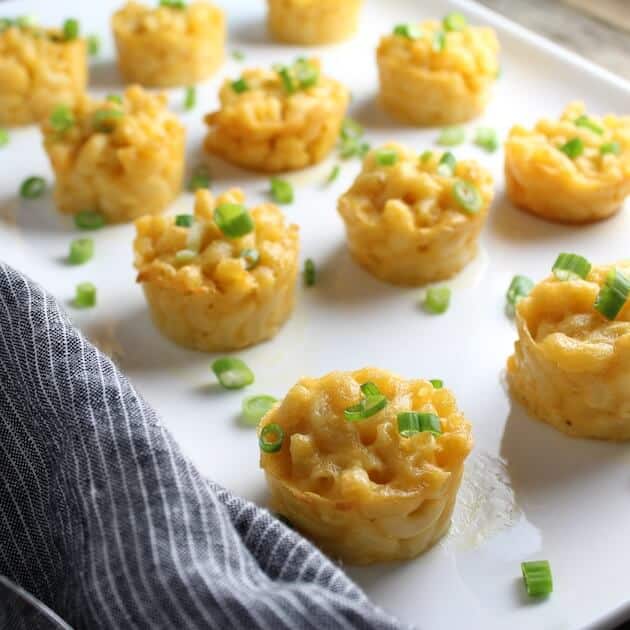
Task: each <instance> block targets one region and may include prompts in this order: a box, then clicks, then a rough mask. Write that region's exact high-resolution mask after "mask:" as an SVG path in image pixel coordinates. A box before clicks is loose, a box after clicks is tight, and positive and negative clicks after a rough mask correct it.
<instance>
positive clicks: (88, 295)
mask: <svg viewBox="0 0 630 630" xmlns="http://www.w3.org/2000/svg"><path fill="white" fill-rule="evenodd" d="M95 305H96V287H95V286H94V285H93V284H92V283H91V282H81V283H80V284H77V288H76V293H75V296H74V306H76V307H77V308H91V307H92V306H95Z"/></svg>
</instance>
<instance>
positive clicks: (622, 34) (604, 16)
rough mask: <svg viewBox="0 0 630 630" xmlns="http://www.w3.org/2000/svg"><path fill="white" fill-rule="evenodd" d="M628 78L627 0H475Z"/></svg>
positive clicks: (629, 9) (629, 16) (629, 15)
mask: <svg viewBox="0 0 630 630" xmlns="http://www.w3.org/2000/svg"><path fill="white" fill-rule="evenodd" d="M478 1H479V2H480V3H481V4H484V5H485V6H487V7H488V8H489V9H493V10H495V11H497V12H498V13H501V14H503V15H504V16H505V17H507V18H510V19H511V20H513V21H515V22H518V23H519V24H521V25H523V26H525V27H526V28H529V29H530V30H532V31H534V32H535V33H538V34H540V35H544V36H545V37H547V38H549V39H551V40H552V41H554V42H556V43H557V44H560V45H561V46H564V47H565V48H569V49H570V50H573V51H575V52H577V53H579V54H580V55H582V56H583V57H586V58H587V59H590V60H591V61H593V62H595V63H597V64H599V65H600V66H603V67H605V68H607V69H608V70H610V71H611V72H615V73H616V74H618V75H620V76H622V77H624V78H626V79H630V0H478Z"/></svg>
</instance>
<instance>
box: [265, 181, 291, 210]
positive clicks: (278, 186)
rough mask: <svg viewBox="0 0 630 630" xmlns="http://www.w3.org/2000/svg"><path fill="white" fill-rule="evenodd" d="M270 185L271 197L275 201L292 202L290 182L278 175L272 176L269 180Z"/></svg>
mask: <svg viewBox="0 0 630 630" xmlns="http://www.w3.org/2000/svg"><path fill="white" fill-rule="evenodd" d="M270 186H271V198H272V199H273V200H274V201H275V202H276V203H282V204H287V203H293V198H294V194H293V186H292V185H291V182H288V181H287V180H286V179H280V178H279V177H272V178H271V181H270Z"/></svg>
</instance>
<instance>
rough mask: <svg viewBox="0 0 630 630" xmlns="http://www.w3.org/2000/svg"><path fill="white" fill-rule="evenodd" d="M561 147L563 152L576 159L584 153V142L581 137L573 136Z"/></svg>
mask: <svg viewBox="0 0 630 630" xmlns="http://www.w3.org/2000/svg"><path fill="white" fill-rule="evenodd" d="M559 149H560V151H562V153H564V154H565V155H567V156H568V157H570V158H571V159H572V160H574V159H575V158H576V157H579V156H580V155H582V153H584V143H583V142H582V140H581V139H580V138H571V140H569V141H568V142H565V143H564V144H563V145H562V146H561V147H559Z"/></svg>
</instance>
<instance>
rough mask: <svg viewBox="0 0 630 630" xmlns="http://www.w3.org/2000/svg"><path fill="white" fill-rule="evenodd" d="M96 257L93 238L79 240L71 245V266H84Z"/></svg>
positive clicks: (69, 258)
mask: <svg viewBox="0 0 630 630" xmlns="http://www.w3.org/2000/svg"><path fill="white" fill-rule="evenodd" d="M92 256H94V240H93V239H91V238H77V239H75V240H74V241H72V242H71V243H70V252H69V253H68V262H69V263H70V264H71V265H82V264H83V263H86V262H87V261H88V260H90V259H91V258H92Z"/></svg>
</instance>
